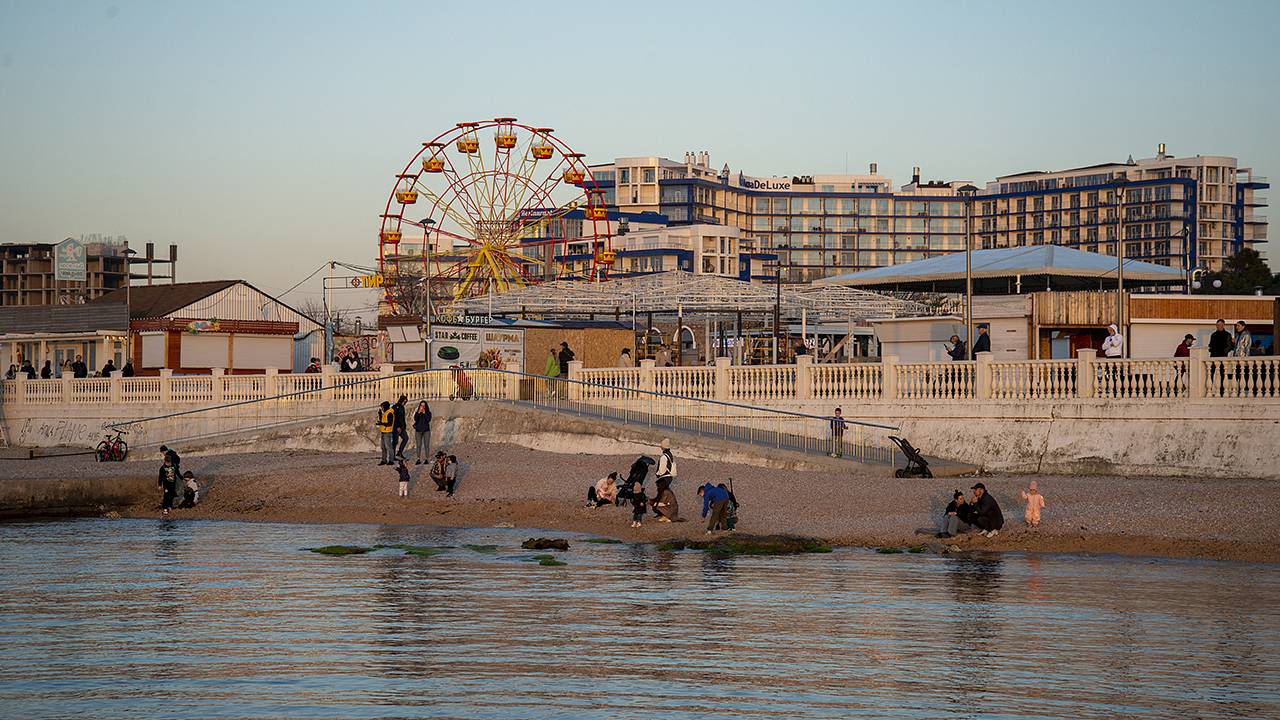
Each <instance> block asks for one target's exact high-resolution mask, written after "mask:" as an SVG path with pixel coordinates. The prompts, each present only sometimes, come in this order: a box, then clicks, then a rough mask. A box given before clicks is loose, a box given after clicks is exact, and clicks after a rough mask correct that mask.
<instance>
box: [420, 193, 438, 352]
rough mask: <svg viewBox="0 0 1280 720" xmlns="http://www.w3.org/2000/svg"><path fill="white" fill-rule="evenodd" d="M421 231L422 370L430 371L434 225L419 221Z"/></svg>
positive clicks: (432, 222)
mask: <svg viewBox="0 0 1280 720" xmlns="http://www.w3.org/2000/svg"><path fill="white" fill-rule="evenodd" d="M418 224H420V225H422V229H423V230H425V231H426V235H425V236H424V237H423V239H422V254H423V256H424V257H423V259H424V260H425V261H426V262H423V264H422V265H423V268H424V270H425V272H424V273H423V275H422V282H423V284H424V285H425V286H426V287H425V289H424V292H425V293H426V296H425V297H424V298H423V302H422V369H423V370H424V371H425V370H430V369H431V263H430V257H431V255H430V253H431V226H432V225H435V224H436V221H435V220H432V219H431V218H423V219H422V220H420V221H419V223H418Z"/></svg>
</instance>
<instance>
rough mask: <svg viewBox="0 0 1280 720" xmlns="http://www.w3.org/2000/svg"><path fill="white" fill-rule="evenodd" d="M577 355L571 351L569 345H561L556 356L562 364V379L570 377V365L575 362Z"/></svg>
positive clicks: (563, 343) (565, 343)
mask: <svg viewBox="0 0 1280 720" xmlns="http://www.w3.org/2000/svg"><path fill="white" fill-rule="evenodd" d="M574 357H575V355H574V354H573V351H572V350H570V349H569V343H567V342H562V343H560V352H559V354H557V355H556V360H557V361H558V362H559V363H560V377H562V378H567V377H569V363H571V362H573V358H574Z"/></svg>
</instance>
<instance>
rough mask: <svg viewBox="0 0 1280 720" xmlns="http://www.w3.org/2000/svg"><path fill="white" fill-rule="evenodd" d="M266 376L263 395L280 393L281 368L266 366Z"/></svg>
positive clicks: (263, 383)
mask: <svg viewBox="0 0 1280 720" xmlns="http://www.w3.org/2000/svg"><path fill="white" fill-rule="evenodd" d="M264 374H265V375H266V377H264V378H263V379H262V396H263V397H275V396H276V395H279V394H280V369H279V368H266V369H265V371H264Z"/></svg>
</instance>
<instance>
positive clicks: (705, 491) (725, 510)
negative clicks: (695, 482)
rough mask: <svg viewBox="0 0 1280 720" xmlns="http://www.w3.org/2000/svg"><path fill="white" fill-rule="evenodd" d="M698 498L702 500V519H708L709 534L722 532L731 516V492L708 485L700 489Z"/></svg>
mask: <svg viewBox="0 0 1280 720" xmlns="http://www.w3.org/2000/svg"><path fill="white" fill-rule="evenodd" d="M698 497H701V498H702V517H704V518H706V517H707V515H708V514H710V515H711V517H710V518H708V519H707V534H708V535H710V534H711V533H712V532H713V531H715V530H720V529H722V527H723V526H724V523H725V520H726V518H727V516H728V514H729V491H728V490H727V489H724V488H720V487H717V486H715V485H712V484H711V483H707V484H706V485H703V486H701V487H699V488H698Z"/></svg>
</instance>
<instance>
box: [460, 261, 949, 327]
mask: <svg viewBox="0 0 1280 720" xmlns="http://www.w3.org/2000/svg"><path fill="white" fill-rule="evenodd" d="M775 305H776V306H777V309H778V312H779V314H780V315H781V316H782V317H783V318H785V319H788V320H798V319H800V318H802V317H804V318H806V319H807V320H808V321H809V322H814V323H817V322H847V321H851V320H870V319H872V318H891V317H904V316H907V317H910V316H919V315H930V314H933V313H932V312H931V311H930V309H929V307H928V306H927V305H925V304H923V303H920V302H916V301H914V300H907V299H902V298H897V297H893V296H890V295H885V294H882V293H876V292H871V291H868V290H859V289H856V288H850V287H843V286H838V285H828V286H813V285H808V286H797V287H791V286H787V285H783V286H782V288H781V292H778V289H777V288H776V287H774V286H773V285H772V284H770V285H760V284H753V283H749V282H745V281H742V280H735V279H733V278H727V277H723V276H720V275H697V274H693V273H688V272H683V271H679V270H671V271H667V272H661V273H653V274H650V275H641V276H637V277H630V278H621V279H616V280H608V281H606V282H590V281H584V280H556V281H553V282H549V283H542V284H539V285H532V286H529V287H525V288H520V289H518V290H512V291H510V292H506V293H501V294H493V295H489V296H484V297H476V298H471V299H468V300H463V301H460V302H458V303H455V304H454V309H456V310H459V311H460V312H463V313H466V314H469V315H503V316H537V317H562V318H563V317H601V318H608V317H620V316H622V315H627V316H631V317H637V316H640V315H646V316H647V315H657V316H664V315H665V316H669V315H686V316H687V315H697V316H703V317H716V316H733V315H736V314H738V313H744V314H751V313H773V312H774V308H775Z"/></svg>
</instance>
